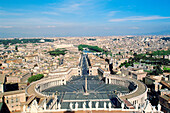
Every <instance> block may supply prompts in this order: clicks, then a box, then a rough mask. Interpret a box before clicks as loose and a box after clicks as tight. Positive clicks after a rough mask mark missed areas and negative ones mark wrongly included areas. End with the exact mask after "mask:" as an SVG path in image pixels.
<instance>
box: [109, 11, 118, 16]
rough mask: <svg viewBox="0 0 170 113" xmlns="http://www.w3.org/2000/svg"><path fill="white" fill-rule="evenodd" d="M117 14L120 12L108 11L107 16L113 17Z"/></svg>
mask: <svg viewBox="0 0 170 113" xmlns="http://www.w3.org/2000/svg"><path fill="white" fill-rule="evenodd" d="M117 12H120V11H110V12H109V14H108V16H114V15H115V14H116V13H117Z"/></svg>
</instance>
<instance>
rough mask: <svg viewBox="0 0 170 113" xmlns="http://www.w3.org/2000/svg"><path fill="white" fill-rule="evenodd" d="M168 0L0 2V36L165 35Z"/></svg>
mask: <svg viewBox="0 0 170 113" xmlns="http://www.w3.org/2000/svg"><path fill="white" fill-rule="evenodd" d="M169 3H170V1H168V0H163V1H161V2H160V1H159V0H156V1H155V0H150V1H147V0H143V1H139V0H137V1H135V0H131V1H130V0H124V1H118V0H95V1H90V0H84V1H78V0H51V1H47V0H43V1H34V0H29V1H25V0H24V1H20V0H15V1H11V0H6V1H0V4H1V5H0V15H1V16H0V33H1V35H0V37H34V36H35V37H36V36H44V37H48V36H49V37H57V36H111V35H147V34H148V35H151V34H153V35H155V34H156V35H159V34H160V35H162V34H164V35H167V34H168V35H169V34H170V32H169V31H170V15H169V14H170V9H169V8H168V5H169Z"/></svg>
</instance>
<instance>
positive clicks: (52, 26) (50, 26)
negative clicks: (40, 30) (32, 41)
mask: <svg viewBox="0 0 170 113" xmlns="http://www.w3.org/2000/svg"><path fill="white" fill-rule="evenodd" d="M47 27H48V28H54V27H56V26H47Z"/></svg>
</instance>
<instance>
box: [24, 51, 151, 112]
mask: <svg viewBox="0 0 170 113" xmlns="http://www.w3.org/2000/svg"><path fill="white" fill-rule="evenodd" d="M78 61H79V63H78V66H72V67H69V68H67V69H65V70H62V71H59V70H53V71H51V72H50V74H49V75H48V77H45V78H43V79H41V80H39V81H36V82H33V83H31V84H30V85H29V86H28V87H27V89H26V93H27V95H30V96H31V95H32V96H31V97H32V98H36V99H34V100H33V101H32V102H30V103H29V104H28V105H26V104H25V105H24V107H23V111H25V112H35V111H36V112H44V113H46V112H63V113H64V112H85V111H91V112H104V111H107V112H133V111H141V112H143V111H147V110H148V108H149V106H150V103H149V102H148V101H147V87H146V86H145V85H144V84H143V83H142V82H140V81H138V80H136V79H133V78H128V77H123V76H121V74H115V75H111V74H110V72H109V66H108V64H107V63H106V62H103V63H100V66H99V61H100V58H97V57H95V55H90V54H89V55H87V54H81V55H80V57H79V59H78Z"/></svg>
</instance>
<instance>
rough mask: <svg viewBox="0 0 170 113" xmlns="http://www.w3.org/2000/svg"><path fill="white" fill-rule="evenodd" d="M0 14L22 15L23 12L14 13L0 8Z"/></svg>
mask: <svg viewBox="0 0 170 113" xmlns="http://www.w3.org/2000/svg"><path fill="white" fill-rule="evenodd" d="M0 15H13V16H20V15H23V13H14V12H7V11H4V10H0Z"/></svg>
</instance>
